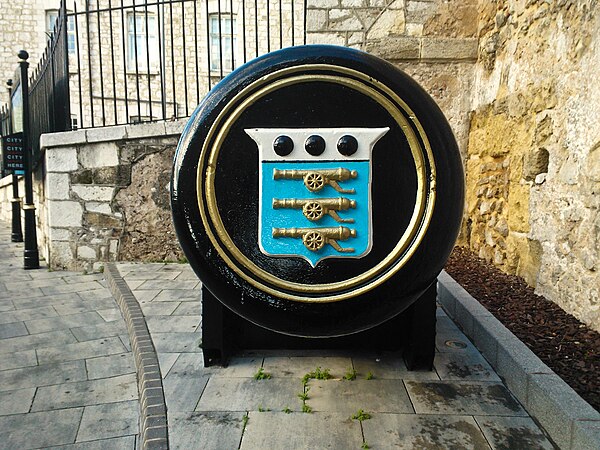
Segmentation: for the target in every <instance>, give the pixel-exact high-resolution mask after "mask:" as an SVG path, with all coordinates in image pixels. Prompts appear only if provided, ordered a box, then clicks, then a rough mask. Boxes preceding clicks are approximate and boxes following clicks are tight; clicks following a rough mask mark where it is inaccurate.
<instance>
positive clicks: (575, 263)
mask: <svg viewBox="0 0 600 450" xmlns="http://www.w3.org/2000/svg"><path fill="white" fill-rule="evenodd" d="M479 9H480V17H479V34H480V43H479V60H478V63H477V65H476V70H475V82H474V89H473V94H472V99H473V113H472V116H471V124H470V132H469V140H468V149H467V152H468V157H467V161H466V168H467V193H468V197H467V203H468V204H467V208H468V222H467V223H466V227H465V243H467V244H468V245H469V246H470V247H471V248H472V249H473V250H474V251H475V252H477V253H478V254H479V256H480V257H482V258H484V259H486V260H488V261H491V262H493V263H494V264H496V265H498V266H499V267H500V268H502V269H503V270H504V271H506V272H509V273H516V274H517V275H520V276H521V277H523V278H524V279H525V280H526V281H527V282H528V283H529V284H530V285H532V286H535V288H536V292H537V293H539V294H541V295H544V296H545V297H547V298H549V299H551V300H553V301H555V302H556V303H558V304H559V305H560V306H561V307H563V308H564V309H565V310H566V311H568V312H569V313H571V314H573V315H574V316H576V317H577V318H579V319H580V320H582V321H583V322H585V323H587V324H588V325H590V326H591V327H592V328H594V329H596V330H599V331H600V298H599V291H600V276H599V271H600V215H599V212H598V210H599V206H600V200H599V198H600V197H599V195H598V193H599V191H600V150H599V148H600V127H599V125H600V79H599V77H597V76H595V75H594V74H595V73H596V72H597V62H598V61H599V60H600V32H599V30H600V14H599V11H598V5H597V2H596V1H593V0H580V1H570V0H561V1H555V2H545V1H535V0H532V1H527V2H524V1H518V0H498V1H493V2H490V1H487V0H486V1H483V0H482V1H481V2H480V5H479Z"/></svg>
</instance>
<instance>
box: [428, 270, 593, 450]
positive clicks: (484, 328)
mask: <svg viewBox="0 0 600 450" xmlns="http://www.w3.org/2000/svg"><path fill="white" fill-rule="evenodd" d="M438 301H439V302H440V304H441V305H442V307H443V308H444V310H445V311H446V313H447V314H448V315H449V316H450V317H451V318H452V319H453V320H454V321H455V322H457V323H458V324H459V326H460V327H462V328H463V331H464V332H465V334H466V335H467V337H469V339H471V341H473V343H474V344H475V346H476V347H477V348H478V349H479V350H480V351H481V353H482V354H483V356H485V358H486V359H487V360H488V362H489V363H490V364H491V366H492V367H493V368H494V370H496V372H497V373H498V374H499V375H500V376H501V377H502V379H503V380H504V382H505V383H506V385H507V386H508V387H509V389H510V390H511V392H512V394H513V395H514V396H515V397H516V398H517V400H519V401H520V402H521V404H522V405H523V406H524V408H525V409H526V410H527V412H528V413H529V414H530V415H531V416H532V417H534V418H535V419H536V420H537V421H538V422H539V423H540V424H541V426H542V427H543V428H544V429H545V430H546V432H547V433H548V434H549V436H550V437H551V438H552V440H553V441H554V442H555V443H556V444H558V445H559V446H560V448H561V449H565V450H566V449H572V450H584V449H590V450H591V449H598V448H600V432H599V430H600V412H598V411H596V410H595V409H594V408H593V407H592V406H591V405H590V404H589V403H588V402H586V401H585V400H584V399H582V398H581V397H580V396H579V395H578V394H577V393H576V392H575V391H574V390H573V389H572V388H571V387H570V386H569V385H568V384H567V383H565V382H564V381H563V380H562V379H561V378H560V377H559V376H558V375H556V374H555V373H554V372H553V371H552V370H551V369H550V368H549V367H548V366H546V365H545V364H544V363H543V362H542V361H541V360H540V359H539V358H538V357H537V356H536V355H535V354H534V353H533V352H532V351H531V350H530V349H529V348H528V347H527V346H526V345H525V344H523V343H522V342H521V341H520V340H519V338H517V337H516V336H515V335H514V334H513V333H512V332H510V331H509V330H508V329H507V328H506V327H505V326H504V325H503V324H502V323H501V322H500V321H499V320H498V319H496V318H495V317H494V316H493V315H492V314H491V313H489V312H488V311H487V310H486V309H485V308H484V307H483V306H481V304H479V302H478V301H477V300H476V299H474V298H473V297H472V296H471V295H470V294H469V293H468V292H467V291H466V290H465V289H464V288H463V287H462V286H460V285H459V284H458V283H457V282H456V281H455V280H454V279H453V278H452V277H451V276H450V275H448V274H447V273H446V272H445V271H443V272H442V273H440V275H439V277H438Z"/></svg>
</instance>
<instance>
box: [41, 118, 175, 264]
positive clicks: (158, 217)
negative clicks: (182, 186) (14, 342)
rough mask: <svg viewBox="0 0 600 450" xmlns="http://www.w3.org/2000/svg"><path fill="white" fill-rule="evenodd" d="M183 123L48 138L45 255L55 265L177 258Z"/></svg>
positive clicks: (43, 143) (44, 143) (45, 141)
mask: <svg viewBox="0 0 600 450" xmlns="http://www.w3.org/2000/svg"><path fill="white" fill-rule="evenodd" d="M184 123H185V121H178V122H160V123H152V124H143V125H127V126H117V127H109V128H98V129H90V130H79V131H74V132H68V133H55V134H51V135H44V136H42V140H41V146H42V148H43V150H44V151H45V162H46V179H45V186H46V188H45V189H46V198H47V217H48V221H47V223H48V230H47V243H46V247H47V255H48V261H49V263H50V266H51V267H52V268H65V269H69V270H82V269H83V270H97V269H99V268H100V267H101V266H102V265H103V262H106V261H116V260H118V259H125V260H142V261H165V260H166V261H176V260H178V259H180V258H181V257H182V253H181V251H180V249H179V244H178V241H177V239H176V236H175V232H174V230H173V227H172V224H171V213H170V204H169V182H170V174H171V165H172V160H173V155H174V152H175V148H176V146H177V140H178V139H179V135H180V134H181V129H182V128H183V125H184Z"/></svg>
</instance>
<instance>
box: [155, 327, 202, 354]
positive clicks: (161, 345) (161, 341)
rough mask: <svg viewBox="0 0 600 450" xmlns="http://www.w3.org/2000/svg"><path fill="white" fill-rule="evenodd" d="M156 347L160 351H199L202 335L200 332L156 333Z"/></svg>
mask: <svg viewBox="0 0 600 450" xmlns="http://www.w3.org/2000/svg"><path fill="white" fill-rule="evenodd" d="M152 341H153V342H154V347H155V348H156V351H157V352H159V353H164V352H166V353H174V352H182V353H183V352H199V351H201V349H200V343H201V342H202V336H201V334H200V333H187V332H182V333H154V334H152Z"/></svg>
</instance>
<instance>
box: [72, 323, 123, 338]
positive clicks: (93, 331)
mask: <svg viewBox="0 0 600 450" xmlns="http://www.w3.org/2000/svg"><path fill="white" fill-rule="evenodd" d="M71 333H72V334H73V336H75V337H76V338H77V341H79V342H83V341H92V340H95V339H99V338H107V337H113V336H120V335H122V334H126V333H127V328H126V327H125V323H124V322H123V321H115V322H105V323H99V324H96V325H88V326H85V327H76V328H71Z"/></svg>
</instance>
